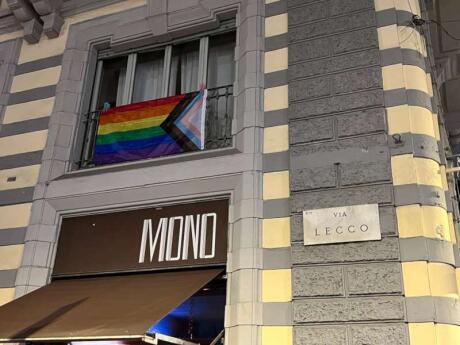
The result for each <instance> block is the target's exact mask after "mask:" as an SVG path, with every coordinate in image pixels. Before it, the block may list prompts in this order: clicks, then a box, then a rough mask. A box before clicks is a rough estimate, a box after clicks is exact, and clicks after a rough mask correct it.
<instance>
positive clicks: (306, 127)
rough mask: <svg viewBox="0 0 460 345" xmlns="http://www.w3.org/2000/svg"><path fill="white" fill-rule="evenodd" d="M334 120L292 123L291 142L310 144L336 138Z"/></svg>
mask: <svg viewBox="0 0 460 345" xmlns="http://www.w3.org/2000/svg"><path fill="white" fill-rule="evenodd" d="M333 126H334V125H333V118H332V117H326V118H324V117H323V118H318V119H308V120H301V121H294V122H291V124H290V126H289V140H290V141H291V144H299V143H308V142H313V141H319V140H327V139H332V138H333V137H334V127H333Z"/></svg>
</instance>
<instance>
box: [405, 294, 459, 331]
mask: <svg viewBox="0 0 460 345" xmlns="http://www.w3.org/2000/svg"><path fill="white" fill-rule="evenodd" d="M406 310H407V321H408V322H414V323H418V322H436V323H443V324H448V325H460V303H458V302H457V300H456V299H454V298H449V297H432V296H424V297H406Z"/></svg>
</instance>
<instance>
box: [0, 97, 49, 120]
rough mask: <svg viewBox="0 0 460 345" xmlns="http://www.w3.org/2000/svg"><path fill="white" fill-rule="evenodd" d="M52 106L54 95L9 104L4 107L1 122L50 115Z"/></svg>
mask: <svg viewBox="0 0 460 345" xmlns="http://www.w3.org/2000/svg"><path fill="white" fill-rule="evenodd" d="M53 106H54V97H50V98H45V99H40V100H38V101H31V102H26V103H19V104H14V105H9V106H7V107H6V109H5V117H4V119H3V123H4V124H8V123H14V122H20V121H26V120H32V119H38V118H41V117H46V116H50V115H51V112H52V110H53Z"/></svg>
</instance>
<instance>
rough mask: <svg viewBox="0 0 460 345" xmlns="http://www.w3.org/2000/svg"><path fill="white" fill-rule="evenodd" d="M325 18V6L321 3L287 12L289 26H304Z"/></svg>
mask: <svg viewBox="0 0 460 345" xmlns="http://www.w3.org/2000/svg"><path fill="white" fill-rule="evenodd" d="M325 18H327V6H324V3H322V2H319V3H318V2H316V3H311V4H308V5H307V6H303V7H300V8H298V9H296V10H295V11H289V20H288V22H289V25H299V24H306V23H309V22H312V21H316V20H320V19H325Z"/></svg>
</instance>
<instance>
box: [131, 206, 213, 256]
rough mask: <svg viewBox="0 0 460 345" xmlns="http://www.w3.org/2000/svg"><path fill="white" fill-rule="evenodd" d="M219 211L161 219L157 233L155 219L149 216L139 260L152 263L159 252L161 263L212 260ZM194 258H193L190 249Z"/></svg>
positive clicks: (145, 223) (143, 234)
mask: <svg viewBox="0 0 460 345" xmlns="http://www.w3.org/2000/svg"><path fill="white" fill-rule="evenodd" d="M216 236H217V214H216V213H205V214H202V215H199V214H198V215H195V216H193V215H187V216H185V217H184V216H177V217H170V218H161V219H160V221H159V222H158V226H157V229H156V232H155V234H153V225H152V220H151V219H145V220H144V225H143V229H142V238H141V245H140V251H139V263H144V262H145V256H146V254H147V250H148V251H149V257H150V262H152V261H154V257H155V253H158V262H162V261H179V260H189V259H193V260H197V259H212V258H214V257H215V255H216ZM190 248H191V251H192V255H193V257H192V258H189V251H190Z"/></svg>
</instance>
